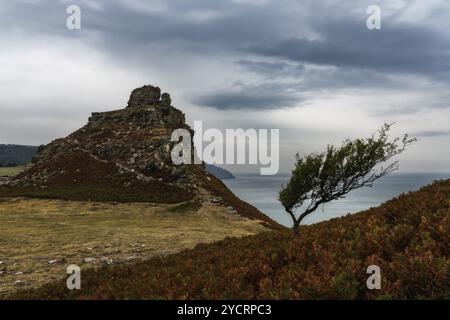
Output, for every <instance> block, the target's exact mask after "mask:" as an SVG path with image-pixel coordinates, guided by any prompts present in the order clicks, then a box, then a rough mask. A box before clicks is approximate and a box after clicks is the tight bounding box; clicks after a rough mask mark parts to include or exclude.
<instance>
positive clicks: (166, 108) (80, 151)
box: [0, 85, 272, 264]
mask: <svg viewBox="0 0 450 320" xmlns="http://www.w3.org/2000/svg"><path fill="white" fill-rule="evenodd" d="M181 128H183V129H186V130H188V131H189V132H191V134H192V136H193V135H194V132H193V130H192V129H191V128H190V127H189V126H188V125H187V124H186V122H185V115H184V113H183V112H181V111H180V110H178V109H176V108H174V107H173V106H171V99H170V95H169V94H167V93H165V94H163V96H162V97H161V90H160V88H158V87H154V86H151V85H147V86H143V87H141V88H137V89H135V90H133V92H132V93H131V96H130V99H129V102H128V107H126V108H123V109H119V110H114V111H108V112H95V113H92V115H91V117H90V118H89V120H88V123H87V124H86V125H85V126H83V127H82V128H80V129H79V130H77V131H75V132H73V133H72V134H70V135H69V136H67V137H65V138H61V139H56V140H54V141H52V142H51V143H49V144H47V145H45V146H41V147H39V149H38V152H37V154H36V156H34V157H33V159H32V160H31V161H30V163H29V164H28V165H27V166H26V168H25V170H24V171H23V172H21V173H20V174H19V175H17V176H14V177H12V178H0V197H8V196H32V197H45V198H62V199H68V200H79V201H100V202H107V203H119V202H120V203H121V202H146V203H152V202H153V203H181V202H186V201H191V200H193V199H194V198H195V199H196V200H199V201H201V202H204V203H205V202H208V201H210V202H211V203H212V204H214V205H216V206H220V205H234V206H235V207H234V208H239V209H238V210H239V213H240V214H241V213H242V214H245V215H248V216H250V217H252V218H260V219H261V220H264V221H269V223H272V221H271V220H270V219H268V218H267V217H266V216H264V215H263V214H261V213H260V212H259V211H257V210H256V209H255V208H253V207H251V206H249V205H248V204H246V203H243V202H240V201H239V199H237V198H235V197H234V196H233V195H232V194H231V192H230V191H229V190H228V189H227V188H226V186H225V185H223V184H222V183H221V182H220V181H219V180H217V179H216V178H215V177H214V176H212V175H209V176H208V175H207V173H206V171H205V168H204V165H202V164H192V165H187V164H186V165H181V166H179V165H175V164H174V163H173V162H172V159H171V150H172V149H173V146H174V145H175V144H176V143H178V142H177V141H171V136H172V132H173V130H175V129H181ZM191 152H192V153H191V159H192V158H194V156H195V149H194V148H193V146H192V148H191ZM44 186H45V188H43V187H44ZM227 202H231V203H229V204H228V203H227ZM236 203H239V205H237V204H236ZM236 205H237V206H236ZM242 208H246V209H245V211H244V210H243V209H242ZM230 211H231V210H230ZM86 259H87V260H90V259H91V258H86ZM86 259H85V260H86ZM47 261H48V260H47ZM52 262H53V261H52ZM50 264H52V263H50Z"/></svg>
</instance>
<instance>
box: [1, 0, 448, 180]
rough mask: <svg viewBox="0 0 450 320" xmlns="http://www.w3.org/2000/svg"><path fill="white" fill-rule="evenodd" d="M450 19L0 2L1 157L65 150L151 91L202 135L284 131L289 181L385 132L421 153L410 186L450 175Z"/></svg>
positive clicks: (194, 5) (166, 4) (344, 11)
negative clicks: (94, 123)
mask: <svg viewBox="0 0 450 320" xmlns="http://www.w3.org/2000/svg"><path fill="white" fill-rule="evenodd" d="M71 4H75V5H78V6H79V7H80V8H81V14H82V16H81V17H82V20H81V21H82V28H81V30H68V29H67V28H66V19H67V17H68V15H67V13H66V8H67V7H68V6H69V5H71ZM372 4H376V5H378V6H379V7H380V9H381V23H382V28H381V30H369V29H368V28H367V26H366V20H367V18H368V14H367V13H366V9H367V7H368V6H369V5H372ZM449 16H450V3H449V2H446V1H443V0H429V1H426V2H425V1H418V0H417V1H413V0H411V1H407V0H391V1H387V0H385V1H377V3H374V2H373V1H365V0H363V1H345V2H343V1H332V0H325V1H317V0H316V1H313V0H310V1H309V0H308V1H294V0H286V1H283V2H280V1H270V0H253V1H250V0H222V1H208V0H173V1H162V0H154V1H140V0H126V1H125V0H110V1H95V0H79V1H74V0H68V1H66V0H59V1H50V0H35V1H32V0H21V1H17V0H16V1H10V0H6V1H2V4H0V21H1V23H2V29H1V30H0V33H1V40H0V63H1V66H2V72H1V75H0V83H1V85H2V90H1V91H0V92H1V93H0V106H1V108H2V115H3V116H2V117H1V118H0V143H11V144H26V145H39V144H45V143H48V142H50V141H51V140H53V139H56V138H60V137H64V136H66V135H67V134H69V133H71V132H73V131H74V130H76V129H78V128H79V127H81V126H82V125H84V124H85V123H86V121H87V118H88V117H89V115H90V113H91V112H98V111H108V110H113V109H117V108H121V107H124V106H125V105H126V102H127V100H128V98H129V94H130V92H131V90H132V89H134V88H136V87H140V86H142V85H144V84H152V85H157V86H159V87H161V89H162V90H163V91H164V92H169V93H171V96H172V102H173V105H174V106H175V107H177V108H179V109H181V110H182V111H183V112H185V113H186V118H187V122H188V123H189V124H191V125H192V124H193V123H194V121H198V120H202V121H203V123H204V126H205V127H208V128H219V129H225V128H279V129H280V139H281V140H280V143H281V145H280V150H281V155H280V160H281V169H280V171H282V172H286V171H288V170H289V168H290V167H291V166H292V163H293V161H294V155H295V154H296V153H297V152H300V153H308V152H313V151H320V150H323V149H324V148H325V146H326V145H327V144H329V143H339V142H340V141H341V140H343V139H345V138H347V137H359V136H362V137H364V136H368V135H370V133H372V132H374V131H376V130H377V129H378V128H380V127H381V126H382V124H383V123H384V122H395V123H396V125H395V127H394V129H393V133H394V134H401V133H403V132H407V133H409V134H411V135H414V136H416V137H417V138H418V139H419V142H418V143H416V144H415V145H413V146H411V148H410V149H408V150H407V151H406V152H405V153H404V154H402V155H401V156H400V158H399V159H400V165H401V170H402V171H403V172H450V102H449V98H450V90H449V89H450V59H449V58H450V20H449V19H448V17H449ZM231 170H232V171H247V170H251V169H249V168H246V167H244V168H235V167H231Z"/></svg>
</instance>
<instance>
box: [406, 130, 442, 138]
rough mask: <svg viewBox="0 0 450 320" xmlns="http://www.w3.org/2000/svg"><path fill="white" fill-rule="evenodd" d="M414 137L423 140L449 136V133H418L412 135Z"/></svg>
mask: <svg viewBox="0 0 450 320" xmlns="http://www.w3.org/2000/svg"><path fill="white" fill-rule="evenodd" d="M414 136H416V137H424V138H432V137H442V136H450V131H432V130H431V131H418V132H416V133H414Z"/></svg>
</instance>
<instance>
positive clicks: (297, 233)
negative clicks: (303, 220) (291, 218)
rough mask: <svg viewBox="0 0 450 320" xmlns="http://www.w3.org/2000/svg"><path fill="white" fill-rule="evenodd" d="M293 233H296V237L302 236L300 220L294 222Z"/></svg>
mask: <svg viewBox="0 0 450 320" xmlns="http://www.w3.org/2000/svg"><path fill="white" fill-rule="evenodd" d="M292 231H293V232H294V235H295V236H298V235H299V234H300V223H299V222H298V220H296V221H295V222H294V226H293V227H292Z"/></svg>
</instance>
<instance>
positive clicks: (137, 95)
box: [128, 86, 161, 108]
mask: <svg viewBox="0 0 450 320" xmlns="http://www.w3.org/2000/svg"><path fill="white" fill-rule="evenodd" d="M160 99H161V89H160V88H159V87H154V86H143V87H141V88H137V89H134V90H133V92H131V96H130V100H129V101H128V107H129V108H132V107H139V106H143V105H156V104H158V103H159V102H160Z"/></svg>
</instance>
